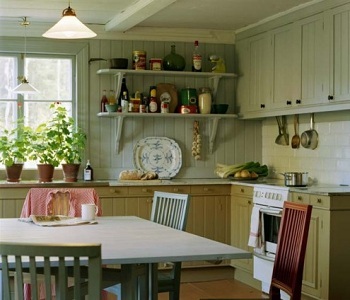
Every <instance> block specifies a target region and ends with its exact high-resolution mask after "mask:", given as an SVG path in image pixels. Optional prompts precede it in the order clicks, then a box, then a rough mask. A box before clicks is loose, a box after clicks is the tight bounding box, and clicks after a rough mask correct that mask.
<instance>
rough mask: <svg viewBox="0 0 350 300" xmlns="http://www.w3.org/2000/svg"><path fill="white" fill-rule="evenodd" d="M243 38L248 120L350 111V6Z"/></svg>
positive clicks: (241, 89) (239, 47) (241, 94)
mask: <svg viewBox="0 0 350 300" xmlns="http://www.w3.org/2000/svg"><path fill="white" fill-rule="evenodd" d="M282 24H283V23H281V26H279V27H275V28H272V29H270V30H262V33H258V34H256V33H257V30H256V29H255V30H254V31H252V34H251V36H249V34H247V33H245V35H244V37H243V38H242V39H240V36H239V34H238V35H237V43H236V53H237V65H238V67H239V70H238V72H239V78H238V82H237V100H236V101H237V113H238V114H239V116H240V117H243V118H255V117H257V118H258V117H267V116H275V115H282V114H294V113H309V112H321V111H331V110H343V109H350V78H349V76H350V75H349V74H350V57H349V56H350V55H349V53H350V50H349V44H350V37H349V34H350V28H349V27H350V25H349V24H350V4H345V5H342V6H338V7H337V8H334V9H329V10H326V11H325V12H323V11H322V12H319V13H317V14H312V15H311V16H309V17H307V16H306V17H303V18H299V19H298V18H296V19H295V20H294V21H293V22H289V23H288V24H286V25H282Z"/></svg>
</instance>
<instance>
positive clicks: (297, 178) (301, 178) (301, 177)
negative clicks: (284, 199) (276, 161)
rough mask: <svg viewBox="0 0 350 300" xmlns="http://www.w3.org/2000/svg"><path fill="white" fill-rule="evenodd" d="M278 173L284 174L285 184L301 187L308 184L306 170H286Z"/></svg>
mask: <svg viewBox="0 0 350 300" xmlns="http://www.w3.org/2000/svg"><path fill="white" fill-rule="evenodd" d="M280 174H281V175H283V176H284V185H285V186H296V187H298V186H299V187H302V186H307V184H308V172H286V173H280Z"/></svg>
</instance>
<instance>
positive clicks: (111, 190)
mask: <svg viewBox="0 0 350 300" xmlns="http://www.w3.org/2000/svg"><path fill="white" fill-rule="evenodd" d="M109 191H110V192H111V193H112V194H115V193H116V192H117V190H116V189H109Z"/></svg>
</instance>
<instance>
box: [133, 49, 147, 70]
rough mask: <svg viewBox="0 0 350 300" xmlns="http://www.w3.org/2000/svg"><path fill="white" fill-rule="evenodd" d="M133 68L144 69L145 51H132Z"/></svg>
mask: <svg viewBox="0 0 350 300" xmlns="http://www.w3.org/2000/svg"><path fill="white" fill-rule="evenodd" d="M132 68H133V70H146V51H142V50H135V51H133V52H132Z"/></svg>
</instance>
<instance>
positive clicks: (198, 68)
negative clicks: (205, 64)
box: [192, 41, 202, 72]
mask: <svg viewBox="0 0 350 300" xmlns="http://www.w3.org/2000/svg"><path fill="white" fill-rule="evenodd" d="M192 72H202V54H201V53H200V50H199V44H198V41H195V42H194V50H193V54H192Z"/></svg>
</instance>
